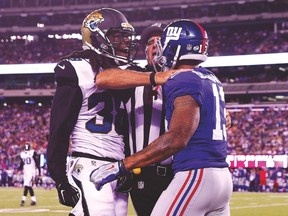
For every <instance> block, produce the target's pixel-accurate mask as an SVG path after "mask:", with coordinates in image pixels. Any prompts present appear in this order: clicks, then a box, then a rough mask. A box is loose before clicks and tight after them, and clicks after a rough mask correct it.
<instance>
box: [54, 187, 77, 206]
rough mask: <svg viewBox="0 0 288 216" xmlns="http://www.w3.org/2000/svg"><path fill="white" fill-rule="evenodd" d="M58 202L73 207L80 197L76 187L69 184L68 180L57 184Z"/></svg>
mask: <svg viewBox="0 0 288 216" xmlns="http://www.w3.org/2000/svg"><path fill="white" fill-rule="evenodd" d="M57 191H58V197H59V202H60V203H61V204H62V205H65V206H71V207H74V206H75V205H76V204H77V202H78V201H79V199H80V193H79V191H78V189H77V188H75V187H74V186H72V185H71V184H69V182H68V181H65V182H63V183H60V184H59V185H58V186H57Z"/></svg>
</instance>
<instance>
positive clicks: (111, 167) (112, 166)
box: [106, 164, 115, 170]
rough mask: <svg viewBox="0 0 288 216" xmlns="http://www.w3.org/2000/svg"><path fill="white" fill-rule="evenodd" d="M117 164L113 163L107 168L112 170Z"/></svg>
mask: <svg viewBox="0 0 288 216" xmlns="http://www.w3.org/2000/svg"><path fill="white" fill-rule="evenodd" d="M114 167H115V166H114V165H113V164H112V165H111V166H110V167H109V168H107V169H106V170H110V169H113V168H114Z"/></svg>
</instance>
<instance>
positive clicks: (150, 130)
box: [126, 23, 173, 216]
mask: <svg viewBox="0 0 288 216" xmlns="http://www.w3.org/2000/svg"><path fill="white" fill-rule="evenodd" d="M164 27H165V26H164V25H163V24H161V23H155V24H153V25H152V26H149V27H147V28H146V29H144V30H143V32H142V33H141V41H142V42H143V43H144V44H145V54H146V59H147V65H146V67H145V68H129V69H134V70H137V71H143V72H148V71H149V72H151V71H154V67H153V63H152V59H153V56H154V55H155V52H156V49H155V48H156V46H155V45H156V41H157V40H158V39H160V37H161V35H162V32H163V29H164ZM162 97H163V89H162V86H151V85H150V86H139V87H136V88H135V94H134V95H132V97H131V100H130V102H129V103H128V104H126V108H127V111H128V118H129V147H130V148H129V150H130V154H131V155H132V154H135V153H136V152H138V151H140V150H142V149H143V148H145V147H146V146H147V145H148V144H149V143H151V142H152V141H153V140H155V139H157V138H158V137H159V136H160V135H162V134H163V133H164V132H165V112H164V104H163V101H162ZM172 178H173V172H172V168H171V159H168V160H166V161H163V162H161V163H159V164H154V165H152V166H148V167H144V168H142V169H141V173H140V174H139V175H134V176H133V186H132V189H131V191H130V196H131V199H132V202H133V206H134V208H135V211H136V213H137V215H138V216H150V214H151V212H152V210H153V207H154V205H155V203H156V201H157V200H158V198H159V196H160V195H161V193H162V192H163V191H164V190H165V189H166V188H167V186H168V185H169V183H170V182H171V180H172Z"/></svg>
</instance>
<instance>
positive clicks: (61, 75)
mask: <svg viewBox="0 0 288 216" xmlns="http://www.w3.org/2000/svg"><path fill="white" fill-rule="evenodd" d="M54 71H55V80H56V82H57V84H60V83H78V77H77V74H76V71H75V68H74V67H73V65H72V64H71V62H70V61H69V60H63V61H60V62H59V63H58V64H57V65H56V67H55V69H54Z"/></svg>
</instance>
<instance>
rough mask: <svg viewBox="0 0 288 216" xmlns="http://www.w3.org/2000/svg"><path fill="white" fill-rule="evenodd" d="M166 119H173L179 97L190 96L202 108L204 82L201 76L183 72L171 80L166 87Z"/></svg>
mask: <svg viewBox="0 0 288 216" xmlns="http://www.w3.org/2000/svg"><path fill="white" fill-rule="evenodd" d="M164 92H165V104H166V117H167V120H168V122H169V121H170V119H171V116H172V113H173V109H174V107H173V106H174V101H175V99H176V98H177V97H180V96H184V95H190V96H191V97H193V99H194V100H196V101H197V103H198V104H199V106H202V93H201V92H202V82H201V79H200V78H199V76H197V75H196V74H194V73H193V72H190V71H187V72H181V73H178V74H176V75H174V76H172V78H170V79H169V80H168V81H167V82H166V84H165V85H164Z"/></svg>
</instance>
